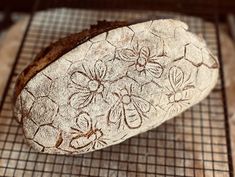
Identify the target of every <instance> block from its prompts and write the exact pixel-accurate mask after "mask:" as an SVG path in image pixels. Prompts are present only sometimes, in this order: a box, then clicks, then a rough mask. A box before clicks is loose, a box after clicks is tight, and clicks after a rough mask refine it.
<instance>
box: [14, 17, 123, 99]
mask: <svg viewBox="0 0 235 177" xmlns="http://www.w3.org/2000/svg"><path fill="white" fill-rule="evenodd" d="M126 25H127V23H126V22H118V21H115V22H106V21H99V22H98V24H97V25H92V26H91V28H90V29H87V30H83V31H82V32H80V33H75V34H71V35H69V36H67V37H65V38H62V39H60V40H58V41H57V42H55V43H52V44H51V45H50V46H48V47H46V48H45V49H44V50H42V51H41V52H40V53H39V54H38V55H37V56H36V58H35V59H34V61H33V62H32V63H31V64H30V65H29V66H27V67H26V68H25V69H24V70H23V71H22V73H21V74H20V75H19V76H18V79H17V80H16V85H15V91H14V99H13V101H14V103H15V101H16V98H17V97H18V95H19V94H20V92H21V91H22V90H23V88H24V87H25V86H26V84H27V83H28V81H29V80H30V79H31V78H32V77H34V76H35V75H36V74H37V73H38V72H40V71H41V70H43V69H44V68H45V67H46V66H48V65H49V64H51V63H52V62H54V61H55V60H57V59H58V58H59V57H61V56H62V55H64V54H65V53H67V52H69V51H70V50H72V49H73V48H75V47H76V46H78V45H80V44H82V43H84V42H86V41H87V40H89V39H90V38H92V37H95V36H97V35H99V34H101V33H103V32H106V31H109V30H111V29H115V28H118V27H122V26H126Z"/></svg>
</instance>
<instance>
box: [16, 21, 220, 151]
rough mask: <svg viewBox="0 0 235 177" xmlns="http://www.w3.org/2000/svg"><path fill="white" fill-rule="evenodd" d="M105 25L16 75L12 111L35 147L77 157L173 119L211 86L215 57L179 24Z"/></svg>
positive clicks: (51, 50) (41, 58) (207, 92)
mask: <svg viewBox="0 0 235 177" xmlns="http://www.w3.org/2000/svg"><path fill="white" fill-rule="evenodd" d="M104 23H105V22H104ZM116 23H117V22H116ZM105 24H106V25H104V27H103V28H104V29H105V31H103V32H102V33H100V34H98V35H94V36H92V37H91V36H89V39H87V38H86V40H84V41H82V42H81V41H77V42H76V46H75V42H74V43H73V44H72V45H73V47H71V46H72V45H70V50H69V51H68V48H67V47H66V46H64V47H65V48H66V49H62V48H63V45H61V47H62V48H61V49H60V51H61V52H60V55H56V58H51V59H50V62H48V63H44V64H43V65H40V64H41V62H42V61H46V60H45V58H46V56H50V54H51V53H53V52H54V51H53V50H56V49H54V47H55V46H58V45H60V44H59V43H61V42H59V43H57V44H56V45H55V44H54V47H52V48H50V47H49V50H46V51H44V54H41V55H39V57H37V59H36V60H35V61H34V62H33V63H32V64H31V65H30V66H39V65H40V66H41V67H38V69H36V70H35V69H33V71H32V73H31V74H27V73H30V72H31V71H30V70H31V69H32V68H31V67H28V68H27V69H26V71H24V72H23V74H21V75H20V77H19V79H18V82H17V84H16V93H15V95H16V96H15V107H14V108H15V109H14V114H15V116H16V118H17V119H18V121H19V122H21V123H22V126H23V130H24V135H25V137H26V139H27V140H28V142H29V144H30V145H31V146H33V147H34V148H35V149H37V150H39V151H42V152H46V153H65V154H81V153H86V152H91V151H94V150H98V149H102V148H105V147H107V146H110V145H114V144H117V143H120V142H122V141H124V140H126V139H128V138H130V137H132V136H135V135H137V134H139V133H141V132H145V131H147V130H150V129H152V128H155V127H157V126H158V125H160V124H161V123H163V122H164V121H166V120H168V119H170V118H173V117H174V116H177V115H178V114H180V113H182V112H183V111H185V110H186V109H188V108H190V107H191V106H193V105H194V104H196V103H198V102H200V101H201V100H202V99H204V98H205V97H206V96H207V95H208V94H209V93H210V91H211V90H212V89H213V87H214V86H215V84H216V81H217V77H218V68H219V64H218V61H217V59H216V58H215V57H214V56H213V55H212V54H211V52H210V51H209V49H208V48H207V46H206V43H205V41H204V40H203V39H200V38H199V37H197V36H196V35H194V34H192V33H190V32H188V26H187V25H186V24H185V23H183V22H180V21H177V20H171V19H169V20H154V21H147V22H143V23H138V24H133V25H129V26H124V23H121V27H117V26H115V27H113V26H112V28H114V29H112V28H111V27H107V26H108V23H105ZM119 25H120V24H119ZM94 28H95V27H93V29H94ZM103 28H102V25H101V26H99V27H96V29H99V31H102V30H101V29H103ZM88 31H89V30H88ZM96 32H97V31H96ZM79 39H81V38H79ZM84 39H85V37H84ZM64 40H66V38H65V39H64ZM60 41H63V39H62V40H60ZM62 51H63V52H64V53H63V52H62ZM62 53H63V54H62ZM35 63H36V64H35ZM25 73H26V74H25ZM25 75H27V78H26V79H24V76H25ZM22 78H23V79H22Z"/></svg>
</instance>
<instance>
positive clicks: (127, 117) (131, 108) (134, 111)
mask: <svg viewBox="0 0 235 177" xmlns="http://www.w3.org/2000/svg"><path fill="white" fill-rule="evenodd" d="M123 111H124V121H125V123H126V125H127V126H128V127H129V128H130V129H135V128H139V127H140V126H141V124H142V115H141V114H140V112H139V111H138V108H137V107H136V106H135V105H134V104H133V103H132V102H131V103H129V104H128V105H124V110H123Z"/></svg>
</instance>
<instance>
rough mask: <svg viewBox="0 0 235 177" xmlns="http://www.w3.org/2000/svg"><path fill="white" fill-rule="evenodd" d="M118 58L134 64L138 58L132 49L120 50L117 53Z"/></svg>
mask: <svg viewBox="0 0 235 177" xmlns="http://www.w3.org/2000/svg"><path fill="white" fill-rule="evenodd" d="M118 57H119V58H120V59H122V60H124V61H127V62H135V61H136V60H137V59H138V58H139V54H138V53H137V51H135V50H133V49H122V50H120V51H118Z"/></svg>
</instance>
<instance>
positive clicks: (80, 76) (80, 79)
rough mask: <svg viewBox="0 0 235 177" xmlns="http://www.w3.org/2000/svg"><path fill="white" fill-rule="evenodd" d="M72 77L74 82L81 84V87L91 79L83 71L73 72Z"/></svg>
mask: <svg viewBox="0 0 235 177" xmlns="http://www.w3.org/2000/svg"><path fill="white" fill-rule="evenodd" d="M70 79H71V81H72V82H73V83H74V84H76V85H79V86H81V87H84V86H86V85H87V84H88V82H89V81H90V79H89V77H88V76H87V75H86V74H85V73H83V72H81V71H75V72H73V73H72V74H71V76H70Z"/></svg>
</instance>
